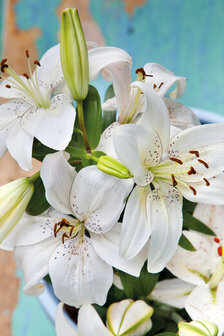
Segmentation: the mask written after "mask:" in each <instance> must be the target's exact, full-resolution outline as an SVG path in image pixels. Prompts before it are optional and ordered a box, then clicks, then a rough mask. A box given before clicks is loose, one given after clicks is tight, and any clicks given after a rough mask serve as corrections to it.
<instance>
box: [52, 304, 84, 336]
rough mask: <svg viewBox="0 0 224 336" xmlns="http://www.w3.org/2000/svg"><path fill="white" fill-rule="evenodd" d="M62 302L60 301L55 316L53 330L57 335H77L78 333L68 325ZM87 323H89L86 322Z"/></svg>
mask: <svg viewBox="0 0 224 336" xmlns="http://www.w3.org/2000/svg"><path fill="white" fill-rule="evenodd" d="M63 307H64V304H63V303H62V302H60V303H59V304H58V307H57V311H56V316H55V331H56V335H57V336H65V335H66V336H78V333H77V332H76V331H75V329H74V328H73V327H72V326H71V325H70V323H69V322H68V319H67V318H66V317H65V314H64V312H63ZM79 314H80V313H79ZM88 324H89V323H88Z"/></svg>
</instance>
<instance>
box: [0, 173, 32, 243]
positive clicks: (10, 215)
mask: <svg viewBox="0 0 224 336" xmlns="http://www.w3.org/2000/svg"><path fill="white" fill-rule="evenodd" d="M33 192H34V185H33V183H32V181H31V180H30V179H29V178H26V177H24V178H21V179H18V180H15V181H13V182H10V183H8V184H5V185H3V186H1V187H0V214H1V215H0V244H1V243H2V241H3V240H4V239H5V238H6V237H7V236H8V234H9V233H10V231H11V230H13V229H14V227H15V226H16V224H17V223H18V222H19V220H20V219H21V217H22V215H23V213H24V211H25V210H26V207H27V205H28V203H29V201H30V199H31V197H32V195H33Z"/></svg>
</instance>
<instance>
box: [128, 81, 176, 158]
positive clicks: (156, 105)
mask: <svg viewBox="0 0 224 336" xmlns="http://www.w3.org/2000/svg"><path fill="white" fill-rule="evenodd" d="M132 86H133V87H138V88H139V89H140V90H141V91H142V92H143V94H144V97H145V102H146V104H145V110H144V113H143V115H142V117H141V118H140V120H139V121H138V124H140V125H143V126H144V127H150V128H152V129H153V130H154V131H156V132H157V133H158V135H159V138H160V141H161V144H162V149H163V152H167V151H168V145H169V139H170V120H169V112H168V109H167V107H166V105H165V103H164V101H163V100H162V99H161V97H159V96H158V95H157V94H156V93H155V92H153V90H152V89H151V88H149V87H148V85H147V84H146V83H142V82H137V81H136V82H134V83H132Z"/></svg>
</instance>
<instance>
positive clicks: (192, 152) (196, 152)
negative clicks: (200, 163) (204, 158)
mask: <svg viewBox="0 0 224 336" xmlns="http://www.w3.org/2000/svg"><path fill="white" fill-rule="evenodd" d="M189 153H190V154H195V155H196V156H197V157H199V151H194V150H192V151H189Z"/></svg>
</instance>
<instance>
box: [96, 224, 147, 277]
mask: <svg viewBox="0 0 224 336" xmlns="http://www.w3.org/2000/svg"><path fill="white" fill-rule="evenodd" d="M121 226H122V224H121V223H117V224H116V225H115V226H114V227H113V229H112V230H110V231H109V232H107V233H105V234H103V235H99V234H94V233H91V234H90V235H91V239H92V243H93V247H94V249H95V251H96V253H97V254H98V255H99V256H100V257H101V258H102V259H103V260H104V261H105V262H106V263H107V264H109V265H112V266H113V267H115V268H117V269H120V270H121V271H123V272H126V273H128V274H131V275H134V276H136V277H138V276H139V274H140V272H141V269H142V267H143V265H144V262H145V260H146V259H147V252H148V250H147V247H145V248H143V249H142V250H141V251H140V253H138V255H137V256H136V257H135V258H133V259H131V260H127V259H125V258H122V257H121V256H120V254H119V241H120V234H121Z"/></svg>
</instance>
